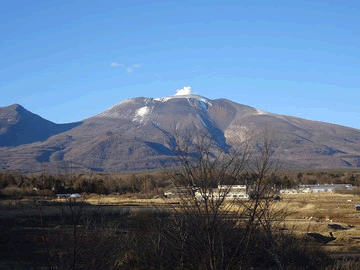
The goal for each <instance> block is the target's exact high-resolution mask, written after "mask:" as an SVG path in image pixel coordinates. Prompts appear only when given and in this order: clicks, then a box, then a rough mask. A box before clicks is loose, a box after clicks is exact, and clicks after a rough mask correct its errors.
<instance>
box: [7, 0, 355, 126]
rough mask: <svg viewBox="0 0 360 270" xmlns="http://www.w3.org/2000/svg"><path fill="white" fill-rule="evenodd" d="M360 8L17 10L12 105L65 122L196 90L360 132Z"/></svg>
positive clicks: (300, 4) (81, 4)
mask: <svg viewBox="0 0 360 270" xmlns="http://www.w3.org/2000/svg"><path fill="white" fill-rule="evenodd" d="M358 14H360V2H359V1H349V0H345V1H332V0H328V1H282V0H273V1H262V0H253V1H239V0H237V1H226V0H225V1H211V0H207V1H196V0H192V1H184V0H182V1H162V0H161V1H159V0H158V1H156V0H154V1H142V0H140V1H139V0H138V1H137V0H134V1H115V0H102V1H95V0H87V1H83V0H80V1H75V0H72V1H68V0H63V1H51V0H46V1H42V0H41V1H39V0H33V1H28V0H27V1H23V0H18V1H16V0H15V1H7V2H4V3H2V7H1V9H0V37H1V42H0V59H1V61H0V93H1V98H0V106H8V105H11V104H13V103H19V104H21V105H23V106H24V107H25V108H27V109H28V110H30V111H32V112H34V113H36V114H39V115H40V116H42V117H44V118H46V119H48V120H51V121H53V122H56V123H66V122H73V121H79V120H83V119H85V118H88V117H90V116H92V115H94V114H97V113H99V112H101V111H104V110H106V109H107V108H109V107H110V106H112V105H114V104H116V103H118V102H120V101H122V100H124V99H126V98H130V97H138V96H146V97H163V96H170V95H173V94H175V93H176V90H177V89H181V88H183V87H184V86H191V87H192V90H193V92H195V93H197V94H199V95H202V96H205V97H208V98H210V99H216V98H227V99H230V100H233V101H235V102H238V103H241V104H246V105H250V106H253V107H256V108H258V109H261V110H264V111H269V112H273V113H279V114H286V115H293V116H298V117H302V118H307V119H312V120H319V121H325V122H330V123H336V124H341V125H345V126H351V127H355V128H360V123H359V121H358V120H359V118H360V104H359V103H360V82H359V74H360V27H359V25H360V16H358Z"/></svg>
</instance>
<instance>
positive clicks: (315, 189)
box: [280, 184, 353, 194]
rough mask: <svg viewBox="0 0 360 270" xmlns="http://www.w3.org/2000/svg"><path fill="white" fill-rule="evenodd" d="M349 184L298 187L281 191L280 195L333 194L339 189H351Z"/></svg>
mask: <svg viewBox="0 0 360 270" xmlns="http://www.w3.org/2000/svg"><path fill="white" fill-rule="evenodd" d="M352 188H353V186H352V185H351V184H325V185H300V186H299V187H298V188H293V189H281V190H280V193H281V194H301V193H322V192H335V191H336V190H340V189H352Z"/></svg>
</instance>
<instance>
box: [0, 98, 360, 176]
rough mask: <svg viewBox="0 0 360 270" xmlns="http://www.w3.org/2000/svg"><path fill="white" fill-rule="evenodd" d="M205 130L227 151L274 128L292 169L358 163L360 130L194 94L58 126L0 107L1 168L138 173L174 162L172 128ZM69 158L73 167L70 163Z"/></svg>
mask: <svg viewBox="0 0 360 270" xmlns="http://www.w3.org/2000/svg"><path fill="white" fill-rule="evenodd" d="M175 126H176V127H177V128H178V129H186V128H188V127H190V126H195V127H196V128H198V129H205V130H207V131H208V132H209V134H211V138H212V140H213V141H214V143H216V144H217V145H218V146H219V147H222V148H223V149H229V148H231V145H233V144H234V143H237V142H239V141H242V140H245V139H246V138H247V137H248V136H250V134H251V136H253V137H254V138H256V137H257V136H261V135H260V134H262V132H263V131H264V130H265V129H267V130H269V131H270V132H272V131H274V132H275V133H274V141H275V150H276V153H277V154H278V155H279V157H280V159H281V160H282V161H283V162H285V163H286V164H288V165H289V166H297V167H308V168H344V167H360V130H358V129H354V128H348V127H344V126H339V125H334V124H329V123H323V122H316V121H311V120H305V119H301V118H297V117H292V116H286V115H277V114H272V113H268V112H264V111H261V110H258V109H256V108H253V107H250V106H246V105H241V104H238V103H235V102H232V101H229V100H226V99H215V100H210V99H207V98H205V97H202V96H198V95H193V94H190V93H188V94H184V95H175V96H170V97H164V98H146V97H138V98H131V99H127V100H124V101H122V102H120V103H118V104H116V105H114V106H113V107H111V108H109V109H108V110H106V111H104V112H101V113H99V114H97V115H95V116H93V117H90V118H88V119H85V120H83V121H81V122H78V123H71V124H66V125H57V124H54V123H52V122H50V121H47V120H45V119H43V118H41V117H40V116H37V115H34V114H32V113H30V112H28V111H26V110H25V109H24V108H23V107H21V106H19V105H12V106H9V107H5V108H0V169H1V168H2V169H7V170H22V171H33V170H39V169H41V168H44V167H46V168H48V169H49V170H56V169H57V167H59V166H64V164H65V163H67V165H66V166H71V167H72V168H74V169H79V170H95V171H125V170H127V171H132V170H144V169H156V168H159V167H161V166H167V165H172V164H174V161H175V157H174V155H173V151H172V150H171V149H172V144H173V141H172V137H171V134H169V131H171V130H172V129H174V128H175ZM69 162H70V163H71V165H69V164H68V163H69Z"/></svg>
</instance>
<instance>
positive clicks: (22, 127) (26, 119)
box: [0, 104, 80, 147]
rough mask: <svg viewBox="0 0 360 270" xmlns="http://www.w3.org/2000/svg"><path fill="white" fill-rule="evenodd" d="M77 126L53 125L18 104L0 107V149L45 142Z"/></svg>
mask: <svg viewBox="0 0 360 270" xmlns="http://www.w3.org/2000/svg"><path fill="white" fill-rule="evenodd" d="M79 124H80V123H71V124H55V123H53V122H50V121H48V120H45V119H44V118H42V117H40V116H38V115H36V114H33V113H31V112H29V111H28V110H26V109H25V108H24V107H22V106H20V105H19V104H13V105H11V106H8V107H0V147H1V146H18V145H22V144H28V143H33V142H37V141H45V140H46V139H48V138H49V137H51V136H53V135H55V134H58V133H62V132H65V131H67V130H69V129H72V128H73V127H75V126H77V125H79Z"/></svg>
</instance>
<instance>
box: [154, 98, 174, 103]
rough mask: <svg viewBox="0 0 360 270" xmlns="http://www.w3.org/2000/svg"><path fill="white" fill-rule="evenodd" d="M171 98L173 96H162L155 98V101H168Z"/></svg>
mask: <svg viewBox="0 0 360 270" xmlns="http://www.w3.org/2000/svg"><path fill="white" fill-rule="evenodd" d="M169 99H172V97H160V98H154V100H155V101H160V102H166V101H168V100H169Z"/></svg>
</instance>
